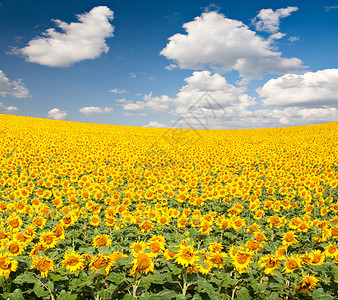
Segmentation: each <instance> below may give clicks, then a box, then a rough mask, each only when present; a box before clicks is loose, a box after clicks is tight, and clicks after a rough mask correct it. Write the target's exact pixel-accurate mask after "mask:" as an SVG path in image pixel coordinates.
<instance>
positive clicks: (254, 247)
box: [245, 240, 263, 252]
mask: <svg viewBox="0 0 338 300" xmlns="http://www.w3.org/2000/svg"><path fill="white" fill-rule="evenodd" d="M245 246H246V247H247V248H248V250H249V251H252V252H257V251H259V250H261V249H262V248H263V245H262V244H260V243H258V242H257V241H256V240H249V241H247V242H246V244H245Z"/></svg>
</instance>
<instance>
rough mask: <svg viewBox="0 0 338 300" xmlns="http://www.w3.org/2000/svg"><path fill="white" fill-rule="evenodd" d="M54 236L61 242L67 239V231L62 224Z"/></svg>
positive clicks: (58, 226) (54, 231)
mask: <svg viewBox="0 0 338 300" xmlns="http://www.w3.org/2000/svg"><path fill="white" fill-rule="evenodd" d="M53 234H54V236H55V237H56V238H57V239H59V240H64V239H65V229H64V227H63V226H62V225H61V224H58V225H57V226H56V227H55V228H54V230H53Z"/></svg>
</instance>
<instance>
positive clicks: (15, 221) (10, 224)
mask: <svg viewBox="0 0 338 300" xmlns="http://www.w3.org/2000/svg"><path fill="white" fill-rule="evenodd" d="M6 223H7V228H8V229H10V230H12V231H13V232H16V231H19V229H20V228H21V227H22V224H23V222H22V219H21V217H20V216H18V215H17V214H16V213H15V212H14V213H12V214H11V215H10V216H9V217H8V218H7V221H6Z"/></svg>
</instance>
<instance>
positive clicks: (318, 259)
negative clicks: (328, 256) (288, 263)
mask: <svg viewBox="0 0 338 300" xmlns="http://www.w3.org/2000/svg"><path fill="white" fill-rule="evenodd" d="M324 259H325V254H324V253H322V252H321V251H320V250H315V251H314V252H312V253H310V261H309V264H310V265H312V266H319V265H322V264H323V262H324Z"/></svg>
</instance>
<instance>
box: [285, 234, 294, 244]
mask: <svg viewBox="0 0 338 300" xmlns="http://www.w3.org/2000/svg"><path fill="white" fill-rule="evenodd" d="M285 241H287V242H288V243H290V242H292V241H293V236H292V235H287V236H286V237H285Z"/></svg>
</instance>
